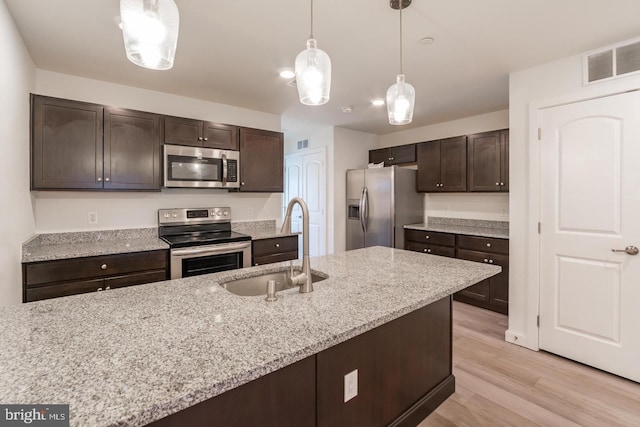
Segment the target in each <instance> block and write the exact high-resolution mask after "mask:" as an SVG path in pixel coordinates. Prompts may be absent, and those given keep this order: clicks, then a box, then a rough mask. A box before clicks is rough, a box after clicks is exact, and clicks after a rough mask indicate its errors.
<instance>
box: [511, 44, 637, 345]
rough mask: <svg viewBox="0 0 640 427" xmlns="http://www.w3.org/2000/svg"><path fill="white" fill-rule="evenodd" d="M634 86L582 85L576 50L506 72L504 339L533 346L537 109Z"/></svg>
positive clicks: (631, 82)
mask: <svg viewBox="0 0 640 427" xmlns="http://www.w3.org/2000/svg"><path fill="white" fill-rule="evenodd" d="M638 88H640V76H637V75H636V76H630V77H626V78H621V79H616V80H613V81H609V82H602V83H596V84H593V85H590V86H586V87H585V86H582V56H581V55H576V56H573V57H569V58H565V59H562V60H560V61H556V62H552V63H549V64H545V65H542V66H539V67H535V68H531V69H527V70H523V71H519V72H516V73H512V74H511V75H510V78H509V128H510V158H509V162H510V175H509V186H510V187H509V188H510V194H511V196H510V200H509V203H510V209H509V211H510V241H509V252H510V254H509V255H510V256H509V268H510V273H509V330H508V331H507V334H506V339H507V340H508V341H511V342H515V343H517V344H520V345H523V346H527V347H529V348H533V349H537V346H538V328H537V326H536V316H537V315H538V298H539V281H538V278H537V274H538V268H539V267H538V265H537V262H538V253H539V248H538V239H539V237H538V234H537V221H538V209H537V204H538V196H537V194H538V190H537V185H538V184H537V182H538V176H537V171H536V170H533V169H532V166H531V164H530V162H531V161H532V160H533V161H534V163H535V162H536V159H535V154H534V153H536V152H537V145H536V144H537V137H535V135H536V133H537V127H538V124H537V123H538V120H537V111H538V109H539V108H540V107H542V106H551V105H559V104H563V103H568V102H576V101H580V100H585V99H589V98H594V97H599V96H605V95H608V94H613V93H619V92H624V91H626V90H633V89H638Z"/></svg>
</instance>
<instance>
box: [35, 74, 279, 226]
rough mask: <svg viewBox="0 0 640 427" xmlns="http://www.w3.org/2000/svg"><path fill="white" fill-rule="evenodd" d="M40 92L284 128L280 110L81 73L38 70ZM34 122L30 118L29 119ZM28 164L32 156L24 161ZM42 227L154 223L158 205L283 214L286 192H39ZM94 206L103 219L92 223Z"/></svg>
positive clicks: (242, 216)
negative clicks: (204, 98)
mask: <svg viewBox="0 0 640 427" xmlns="http://www.w3.org/2000/svg"><path fill="white" fill-rule="evenodd" d="M35 93H38V94H41V95H48V96H55V97H60V98H67V99H74V100H79V101H86V102H94V103H98V104H105V105H110V106H115V107H124V108H131V109H136V110H143V111H150V112H154V113H161V114H169V115H176V116H183V117H191V118H196V119H202V120H211V121H215V122H219V123H231V124H235V125H241V126H248V127H255V128H259V129H267V130H275V131H279V130H280V116H277V115H275V114H269V113H263V112H259V111H254V110H248V109H244V108H238V107H232V106H229V105H224V104H216V103H212V102H207V101H202V100H198V99H193V98H186V97H183V96H177V95H172V94H168V93H162V92H155V91H150V90H145V89H139V88H135V87H131V86H123V85H118V84H114V83H109V82H103V81H97V80H91V79H86V78H81V77H76V76H70V75H65V74H59V73H54V72H51V71H46V70H37V71H36V86H35ZM26 123H28V119H27V121H26ZM24 165H28V162H26V161H25V162H24ZM33 195H34V202H35V219H36V228H37V231H38V232H41V233H42V232H57V231H74V230H91V229H110V228H137V227H154V226H156V225H157V210H158V209H159V208H172V207H206V206H230V207H231V209H232V212H233V217H234V220H249V219H275V218H280V206H281V203H282V202H281V200H282V195H281V194H279V193H274V194H260V193H254V194H238V193H228V192H226V191H224V190H186V189H170V190H163V191H162V192H157V193H141V192H136V193H125V192H117V193H107V192H58V191H55V192H44V191H41V192H34V193H33ZM89 211H95V212H98V224H97V225H89V224H88V220H87V215H88V212H89Z"/></svg>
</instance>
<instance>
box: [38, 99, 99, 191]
mask: <svg viewBox="0 0 640 427" xmlns="http://www.w3.org/2000/svg"><path fill="white" fill-rule="evenodd" d="M102 128H103V107H102V106H101V105H95V104H88V103H85V102H77V101H67V100H64V99H57V98H49V97H44V96H37V95H31V144H32V145H31V189H32V190H63V189H64V190H66V189H77V190H93V189H101V188H102V187H103V186H102Z"/></svg>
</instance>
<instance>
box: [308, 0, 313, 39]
mask: <svg viewBox="0 0 640 427" xmlns="http://www.w3.org/2000/svg"><path fill="white" fill-rule="evenodd" d="M309 38H310V39H312V38H313V0H311V35H310V36H309Z"/></svg>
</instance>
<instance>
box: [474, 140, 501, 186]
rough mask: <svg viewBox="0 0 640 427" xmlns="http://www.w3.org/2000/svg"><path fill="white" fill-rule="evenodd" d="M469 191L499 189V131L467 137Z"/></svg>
mask: <svg viewBox="0 0 640 427" xmlns="http://www.w3.org/2000/svg"><path fill="white" fill-rule="evenodd" d="M467 148H468V153H467V161H468V173H469V191H500V190H501V189H502V186H501V185H500V183H501V182H502V176H501V175H502V174H501V169H502V163H501V162H502V156H501V153H502V141H501V135H500V131H495V132H485V133H478V134H475V135H469V137H468V147H467Z"/></svg>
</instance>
